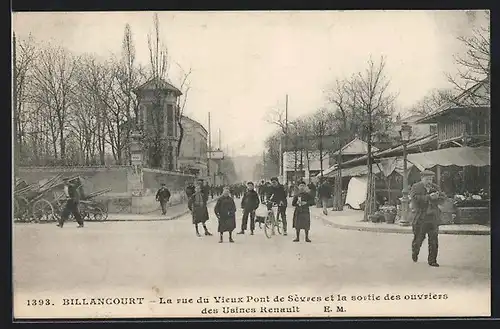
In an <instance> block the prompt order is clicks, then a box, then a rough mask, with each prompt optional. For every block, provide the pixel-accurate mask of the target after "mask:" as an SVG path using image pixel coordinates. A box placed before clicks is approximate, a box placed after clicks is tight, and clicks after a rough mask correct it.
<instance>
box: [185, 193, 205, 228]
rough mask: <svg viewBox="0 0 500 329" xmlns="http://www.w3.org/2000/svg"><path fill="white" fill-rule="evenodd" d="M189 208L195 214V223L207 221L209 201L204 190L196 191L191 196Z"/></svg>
mask: <svg viewBox="0 0 500 329" xmlns="http://www.w3.org/2000/svg"><path fill="white" fill-rule="evenodd" d="M188 208H189V210H191V213H192V215H193V224H198V223H205V222H206V221H207V220H208V209H207V203H206V201H205V198H204V196H203V192H196V193H195V194H193V195H192V196H191V198H189V202H188Z"/></svg>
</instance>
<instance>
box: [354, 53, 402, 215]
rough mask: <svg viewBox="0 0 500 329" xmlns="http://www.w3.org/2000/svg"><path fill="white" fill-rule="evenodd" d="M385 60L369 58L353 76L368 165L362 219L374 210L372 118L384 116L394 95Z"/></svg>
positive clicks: (392, 101) (390, 106)
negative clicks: (364, 131) (391, 90)
mask: <svg viewBox="0 0 500 329" xmlns="http://www.w3.org/2000/svg"><path fill="white" fill-rule="evenodd" d="M385 65H386V61H385V58H384V57H381V58H380V61H379V62H378V63H375V62H374V61H373V60H372V59H371V58H370V60H369V61H368V68H367V69H366V70H365V71H364V72H359V73H357V74H356V75H354V76H353V78H352V79H353V80H352V81H353V82H354V84H353V85H354V86H355V88H356V89H355V91H356V93H355V97H356V100H357V103H358V104H359V106H360V109H361V110H362V113H363V114H364V124H365V125H366V130H367V140H366V142H367V144H368V147H367V148H368V150H367V165H368V177H367V178H368V188H367V196H366V202H365V215H364V221H367V220H368V216H369V215H371V214H372V213H373V212H374V211H375V206H376V205H375V177H374V175H373V168H372V164H373V159H372V144H373V134H374V132H375V130H374V121H375V120H374V118H376V117H384V116H386V115H387V111H389V109H391V108H392V104H393V103H394V100H395V96H394V95H393V94H391V93H390V92H389V90H388V87H389V80H388V79H387V78H386V76H385Z"/></svg>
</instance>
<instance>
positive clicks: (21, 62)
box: [12, 33, 37, 167]
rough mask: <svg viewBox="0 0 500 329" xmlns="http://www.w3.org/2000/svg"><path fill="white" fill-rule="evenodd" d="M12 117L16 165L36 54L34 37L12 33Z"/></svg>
mask: <svg viewBox="0 0 500 329" xmlns="http://www.w3.org/2000/svg"><path fill="white" fill-rule="evenodd" d="M12 48H13V62H14V65H13V105H14V109H13V119H14V157H15V163H16V166H15V167H17V165H19V164H20V160H21V158H23V157H25V156H26V154H25V152H24V148H25V141H24V137H25V135H26V125H27V124H28V117H29V113H28V110H29V109H27V106H26V105H27V103H28V102H29V101H30V99H29V96H30V95H29V90H28V89H29V87H30V86H29V76H30V74H32V70H33V65H34V64H35V58H36V55H37V49H36V46H35V42H34V39H33V38H32V36H31V35H29V37H28V38H27V39H18V38H16V35H15V33H14V35H13V47H12Z"/></svg>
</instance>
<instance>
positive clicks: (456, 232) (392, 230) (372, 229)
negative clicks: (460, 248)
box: [314, 216, 491, 235]
mask: <svg viewBox="0 0 500 329" xmlns="http://www.w3.org/2000/svg"><path fill="white" fill-rule="evenodd" d="M314 217H315V218H316V219H319V220H321V221H322V222H323V223H324V224H325V225H328V226H331V227H334V228H338V229H341V230H351V231H360V232H377V233H396V234H413V232H412V231H411V230H406V229H403V228H379V227H359V226H353V225H343V224H337V223H334V222H333V221H331V220H328V219H325V218H323V217H320V216H314ZM439 234H449V235H491V230H490V231H472V230H446V229H444V230H440V231H439Z"/></svg>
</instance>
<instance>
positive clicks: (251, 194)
mask: <svg viewBox="0 0 500 329" xmlns="http://www.w3.org/2000/svg"><path fill="white" fill-rule="evenodd" d="M259 205H260V199H259V195H258V194H257V192H256V191H255V190H254V185H253V183H252V182H248V183H247V190H246V192H245V194H244V195H243V198H242V199H241V208H242V209H243V219H242V221H241V231H240V232H239V233H238V234H245V230H246V229H247V227H248V216H250V234H251V235H253V231H254V230H255V210H256V209H257V208H259Z"/></svg>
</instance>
